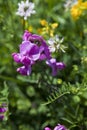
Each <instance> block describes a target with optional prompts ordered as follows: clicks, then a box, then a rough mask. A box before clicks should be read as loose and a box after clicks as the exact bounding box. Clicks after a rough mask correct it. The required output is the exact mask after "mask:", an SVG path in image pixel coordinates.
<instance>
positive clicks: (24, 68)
mask: <svg viewBox="0 0 87 130" xmlns="http://www.w3.org/2000/svg"><path fill="white" fill-rule="evenodd" d="M17 72H19V73H20V74H22V75H30V73H31V66H22V67H20V68H18V69H17Z"/></svg>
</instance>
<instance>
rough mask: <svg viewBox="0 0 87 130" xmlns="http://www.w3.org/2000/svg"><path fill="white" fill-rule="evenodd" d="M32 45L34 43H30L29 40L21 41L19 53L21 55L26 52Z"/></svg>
mask: <svg viewBox="0 0 87 130" xmlns="http://www.w3.org/2000/svg"><path fill="white" fill-rule="evenodd" d="M33 46H34V44H32V43H31V42H30V41H23V42H22V44H21V45H20V53H21V54H23V55H25V54H27V53H28V52H29V51H30V50H31V48H32V47H33Z"/></svg>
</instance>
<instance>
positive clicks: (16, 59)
mask: <svg viewBox="0 0 87 130" xmlns="http://www.w3.org/2000/svg"><path fill="white" fill-rule="evenodd" d="M12 57H13V59H14V61H15V62H17V63H20V60H21V55H20V54H19V53H13V54H12Z"/></svg>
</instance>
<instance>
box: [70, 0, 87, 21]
mask: <svg viewBox="0 0 87 130" xmlns="http://www.w3.org/2000/svg"><path fill="white" fill-rule="evenodd" d="M84 10H87V2H82V0H78V3H77V4H75V5H74V6H72V8H71V10H70V11H71V15H72V17H73V19H74V20H77V19H78V18H79V17H80V16H81V15H82V14H83V12H84Z"/></svg>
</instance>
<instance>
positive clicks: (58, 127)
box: [54, 124, 67, 130]
mask: <svg viewBox="0 0 87 130" xmlns="http://www.w3.org/2000/svg"><path fill="white" fill-rule="evenodd" d="M54 130H67V129H66V128H65V126H63V125H60V124H58V125H57V126H55V128H54Z"/></svg>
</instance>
